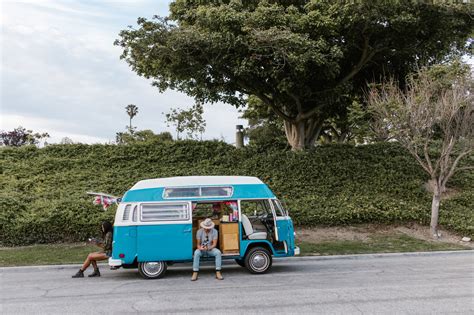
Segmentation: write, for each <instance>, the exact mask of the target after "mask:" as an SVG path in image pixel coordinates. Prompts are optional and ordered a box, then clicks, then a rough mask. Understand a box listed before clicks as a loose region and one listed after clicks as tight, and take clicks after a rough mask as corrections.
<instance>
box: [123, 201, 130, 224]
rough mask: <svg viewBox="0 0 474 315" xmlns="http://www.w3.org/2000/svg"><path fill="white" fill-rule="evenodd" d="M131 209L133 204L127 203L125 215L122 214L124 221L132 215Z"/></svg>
mask: <svg viewBox="0 0 474 315" xmlns="http://www.w3.org/2000/svg"><path fill="white" fill-rule="evenodd" d="M130 209H132V206H131V205H126V206H125V209H124V210H123V216H122V220H123V221H127V220H128V217H129V216H130Z"/></svg>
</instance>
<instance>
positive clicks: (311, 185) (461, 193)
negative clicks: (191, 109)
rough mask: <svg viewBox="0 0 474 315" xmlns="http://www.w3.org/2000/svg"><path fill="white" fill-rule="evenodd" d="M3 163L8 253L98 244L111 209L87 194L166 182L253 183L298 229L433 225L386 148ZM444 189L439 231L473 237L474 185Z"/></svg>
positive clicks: (215, 149) (463, 180)
mask: <svg viewBox="0 0 474 315" xmlns="http://www.w3.org/2000/svg"><path fill="white" fill-rule="evenodd" d="M0 155H1V159H0V163H1V164H0V169H1V170H2V176H1V177H0V186H1V192H0V207H1V209H2V211H1V212H0V240H1V244H2V245H8V246H10V245H25V244H33V243H54V242H64V241H82V240H85V239H86V238H87V237H89V236H94V235H98V234H99V233H100V231H99V225H100V222H101V221H102V220H104V219H109V220H112V219H113V216H114V212H115V209H114V208H112V209H109V210H107V211H106V212H104V211H103V210H102V208H101V207H100V206H94V205H93V204H92V198H91V197H90V196H88V195H86V194H85V192H86V191H90V190H92V191H102V192H107V193H111V194H115V195H119V196H121V195H122V194H123V193H124V192H125V191H126V190H127V189H129V188H130V187H131V186H132V185H133V184H135V182H137V181H138V180H141V179H146V178H156V177H168V176H183V175H249V176H257V177H259V178H260V179H262V180H263V181H264V182H265V183H267V184H268V185H269V187H270V188H271V189H272V190H273V191H274V193H275V194H276V195H277V196H278V197H279V198H281V199H283V200H284V201H285V202H286V204H287V206H288V208H289V210H290V215H291V216H292V218H293V219H294V221H295V223H296V224H298V225H308V226H311V225H318V224H323V225H344V224H353V223H363V222H378V223H392V222H405V221H417V222H421V223H427V222H429V217H430V204H431V194H430V193H428V192H426V191H425V188H424V183H425V181H426V180H427V178H426V176H425V175H424V173H423V171H422V170H421V169H420V167H419V166H418V165H417V164H416V162H415V161H414V159H413V158H412V157H411V156H410V155H409V154H408V153H407V152H406V151H405V150H404V149H402V148H401V147H400V146H398V145H396V144H392V143H384V144H374V145H367V146H358V147H354V146H350V145H340V144H333V145H327V146H321V147H319V148H318V149H317V150H315V151H310V152H286V151H281V150H277V149H273V150H272V149H267V150H262V149H258V148H254V147H246V148H244V149H236V148H234V147H233V146H230V145H228V144H226V143H224V142H220V141H202V142H196V141H176V142H162V143H154V144H146V143H144V144H131V145H126V146H117V145H84V144H70V145H50V146H47V147H45V148H41V149H39V148H36V147H30V146H27V147H20V148H1V149H0ZM466 162H467V163H469V164H471V165H474V161H473V159H470V160H467V161H466ZM451 185H452V189H454V190H455V191H456V193H455V194H453V195H452V196H451V197H450V198H449V199H447V200H445V201H444V202H443V203H442V205H441V211H440V216H441V217H440V224H441V225H444V226H445V227H447V228H450V229H452V230H454V231H458V232H462V233H466V234H467V235H473V234H474V213H473V204H474V175H473V174H472V172H471V173H459V174H458V175H456V176H455V177H454V178H453V181H452V184H451Z"/></svg>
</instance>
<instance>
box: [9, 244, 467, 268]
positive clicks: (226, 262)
mask: <svg viewBox="0 0 474 315" xmlns="http://www.w3.org/2000/svg"><path fill="white" fill-rule="evenodd" d="M442 255H463V256H473V257H474V250H469V249H466V250H456V251H435V252H406V253H379V254H356V255H332V256H297V257H284V258H274V261H275V262H291V261H324V260H343V259H344V260H349V259H373V258H390V257H417V256H425V257H426V256H442ZM208 263H210V262H208ZM222 263H223V265H231V264H232V265H233V264H234V262H233V260H223V261H222ZM180 265H183V264H181V263H178V264H177V267H178V266H180ZM202 265H203V266H205V265H206V263H204V264H202ZM80 267H81V264H65V265H40V266H18V267H0V273H1V272H3V271H9V272H10V271H19V272H21V271H28V270H49V269H57V270H62V269H77V268H80ZM99 267H101V268H108V267H109V265H108V264H107V263H99ZM173 268H175V267H174V266H173Z"/></svg>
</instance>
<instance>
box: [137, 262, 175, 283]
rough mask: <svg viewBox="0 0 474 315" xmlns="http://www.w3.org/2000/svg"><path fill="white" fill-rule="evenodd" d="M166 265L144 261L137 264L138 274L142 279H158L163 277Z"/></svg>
mask: <svg viewBox="0 0 474 315" xmlns="http://www.w3.org/2000/svg"><path fill="white" fill-rule="evenodd" d="M167 267H168V266H167V264H166V262H164V261H145V262H140V263H138V273H139V274H140V276H142V277H143V279H147V280H149V279H158V278H161V277H163V276H164V275H165V273H166V269H167Z"/></svg>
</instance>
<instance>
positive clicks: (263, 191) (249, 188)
mask: <svg viewBox="0 0 474 315" xmlns="http://www.w3.org/2000/svg"><path fill="white" fill-rule="evenodd" d="M232 187H233V188H234V191H233V194H232V196H231V197H223V198H196V197H190V198H166V199H164V198H163V191H164V188H163V187H157V188H146V189H136V190H129V191H127V192H126V193H125V195H124V196H123V198H122V202H150V201H178V200H186V201H189V200H209V201H213V200H235V199H256V198H258V199H268V198H275V195H274V194H273V192H272V191H271V190H270V188H268V186H267V185H264V184H248V185H232Z"/></svg>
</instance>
